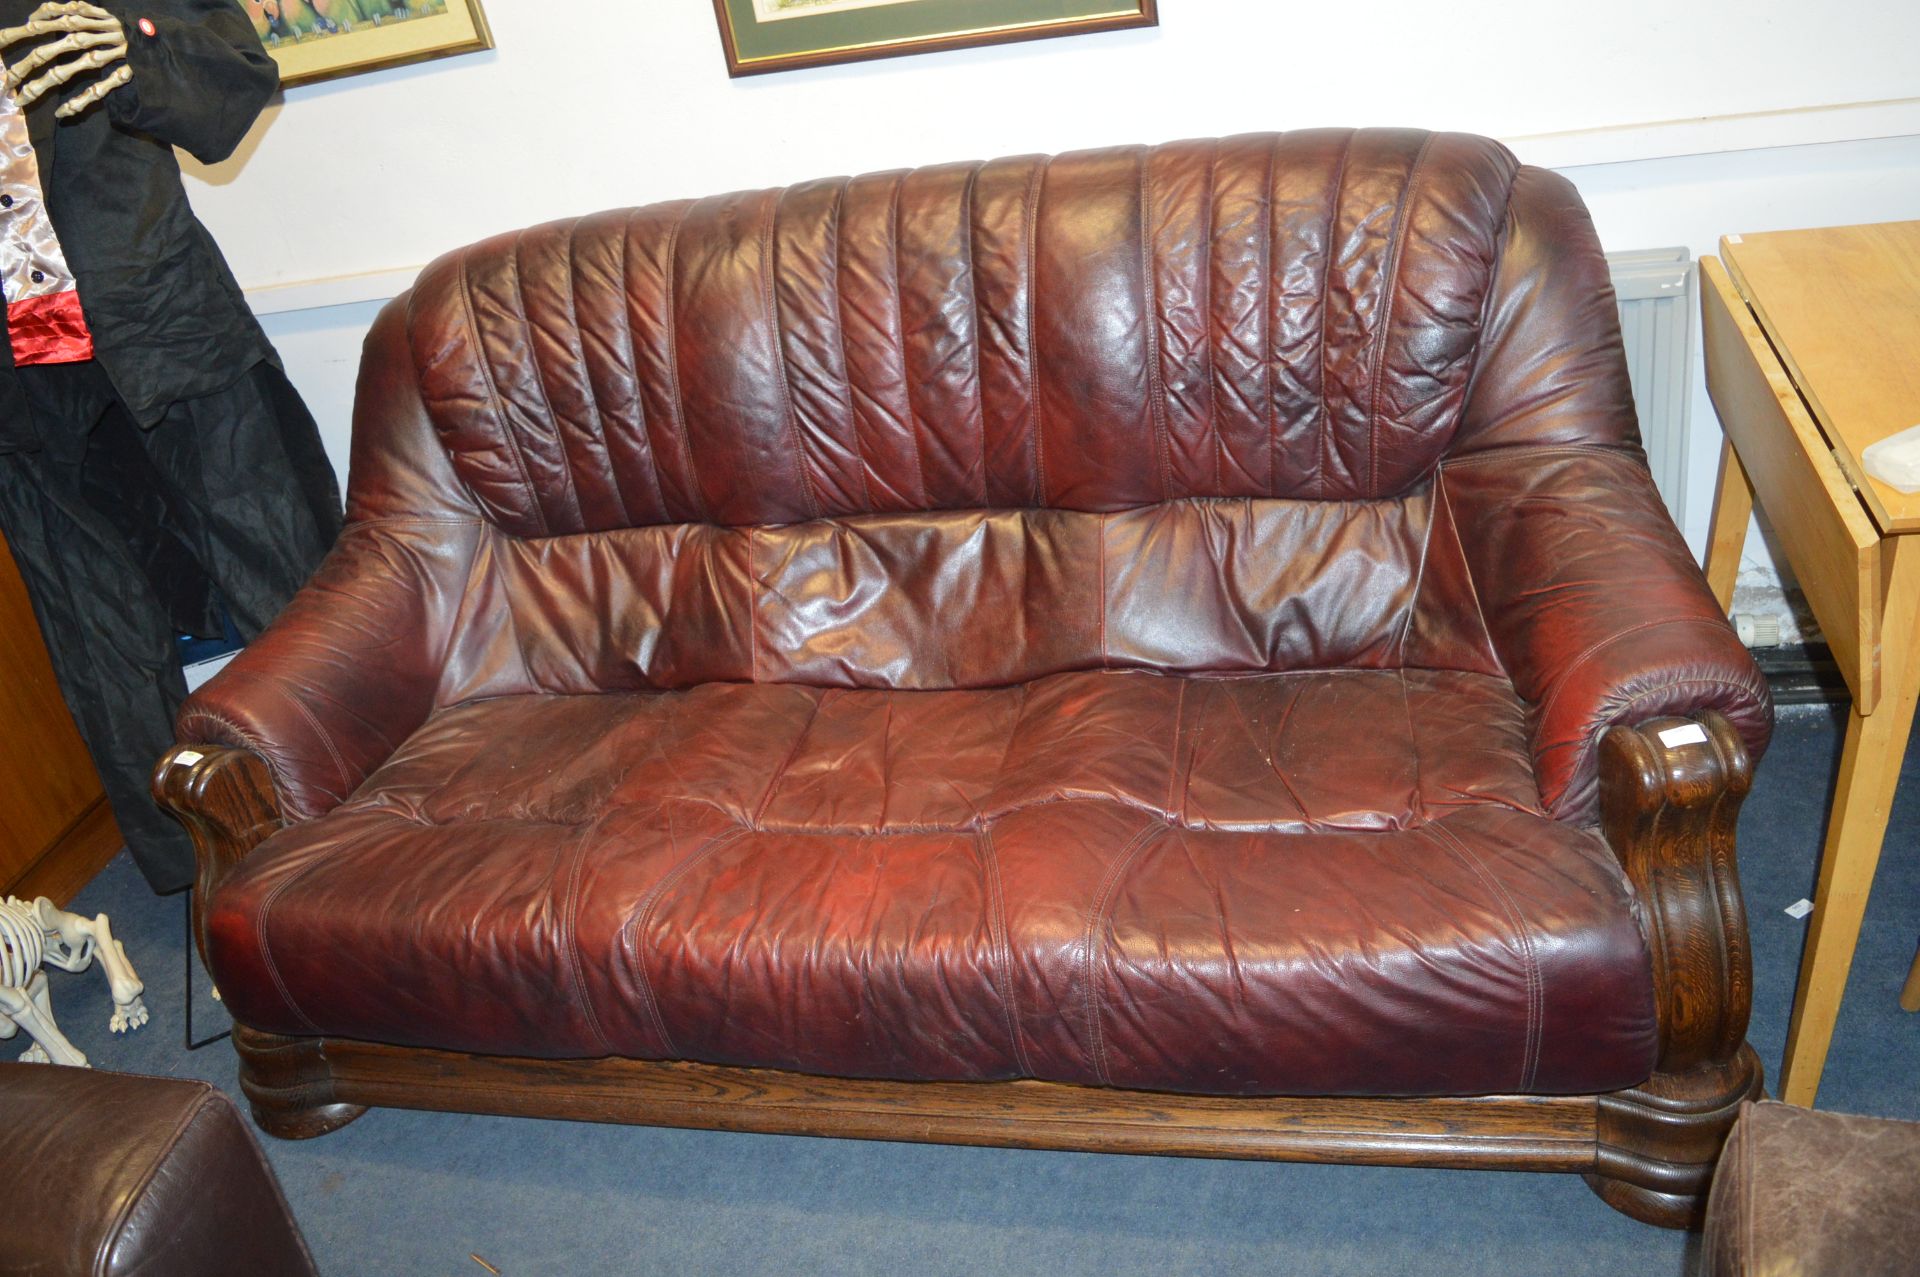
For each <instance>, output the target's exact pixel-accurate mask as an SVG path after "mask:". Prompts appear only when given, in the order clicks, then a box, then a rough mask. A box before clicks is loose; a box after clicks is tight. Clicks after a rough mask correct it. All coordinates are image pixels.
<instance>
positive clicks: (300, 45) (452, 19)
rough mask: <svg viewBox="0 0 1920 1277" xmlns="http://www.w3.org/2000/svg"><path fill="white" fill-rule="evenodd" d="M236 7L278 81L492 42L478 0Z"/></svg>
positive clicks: (262, 1) (329, 0) (352, 71)
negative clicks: (244, 14) (274, 68)
mask: <svg viewBox="0 0 1920 1277" xmlns="http://www.w3.org/2000/svg"><path fill="white" fill-rule="evenodd" d="M241 7H242V8H244V9H245V10H246V11H247V16H248V17H250V18H252V19H253V29H254V30H255V31H257V32H259V33H260V39H261V42H262V43H264V44H265V45H266V46H267V52H269V53H271V54H272V55H273V60H274V61H275V62H278V63H279V64H280V83H281V84H283V85H294V84H308V83H311V82H312V81H315V80H331V79H334V78H335V77H337V76H342V75H358V74H359V73H360V72H362V71H375V70H378V69H380V68H381V67H391V66H402V65H405V64H406V63H409V62H424V61H426V60H427V59H428V58H444V57H446V56H448V55H449V54H454V53H467V52H470V51H471V50H474V49H491V48H492V47H493V33H492V32H490V31H489V30H488V29H487V16H486V14H485V13H483V12H481V9H480V0H241Z"/></svg>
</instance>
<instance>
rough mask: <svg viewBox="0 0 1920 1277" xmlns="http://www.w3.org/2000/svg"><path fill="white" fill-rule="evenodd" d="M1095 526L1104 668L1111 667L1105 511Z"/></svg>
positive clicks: (1102, 663)
mask: <svg viewBox="0 0 1920 1277" xmlns="http://www.w3.org/2000/svg"><path fill="white" fill-rule="evenodd" d="M1095 528H1096V531H1095V534H1094V535H1095V536H1096V537H1098V538H1099V542H1100V598H1099V602H1098V607H1099V611H1100V668H1101V669H1103V670H1104V669H1110V668H1111V665H1110V664H1109V662H1108V660H1107V514H1106V512H1105V511H1102V512H1101V513H1100V515H1099V522H1098V523H1097V524H1096V525H1095Z"/></svg>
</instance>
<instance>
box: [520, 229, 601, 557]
mask: <svg viewBox="0 0 1920 1277" xmlns="http://www.w3.org/2000/svg"><path fill="white" fill-rule="evenodd" d="M578 226H579V223H578V222H577V221H576V222H575V223H574V227H575V228H576V229H577V228H578ZM526 242H527V232H525V231H521V232H520V233H519V234H518V235H515V236H514V237H513V296H514V301H515V308H516V309H517V310H518V311H519V320H520V327H521V328H522V329H523V330H525V332H526V334H527V353H528V359H527V363H529V364H531V365H532V366H533V384H534V386H535V387H536V388H537V389H538V390H539V391H540V407H541V408H542V409H543V410H544V413H545V419H546V420H547V421H548V422H549V423H551V424H552V426H553V442H554V445H555V446H556V447H558V448H559V450H560V465H559V469H560V482H561V485H562V486H563V487H564V488H565V490H566V494H567V497H568V498H569V499H570V500H571V501H572V502H573V513H574V517H575V518H577V519H578V520H579V526H580V527H581V528H583V529H584V528H585V527H586V526H587V507H586V503H585V502H584V501H582V500H581V499H580V488H579V486H578V485H577V484H576V483H575V482H574V479H573V460H572V458H570V457H569V456H568V455H567V433H566V423H565V422H564V421H562V420H561V419H560V414H559V413H557V412H555V411H554V408H553V394H552V392H551V391H549V390H548V388H547V372H546V369H545V368H543V367H542V366H541V364H540V358H539V356H538V355H537V354H535V353H534V350H533V345H534V343H533V334H534V328H533V316H532V314H531V313H530V312H529V311H528V310H527V290H526V285H525V284H523V283H522V282H521V281H522V279H523V278H524V277H525V274H526V272H525V271H524V270H523V269H522V267H521V265H520V259H521V256H522V254H523V253H524V251H525V248H526ZM567 305H568V307H569V309H571V308H572V306H573V241H572V238H571V232H569V238H568V241H567ZM575 327H576V329H577V328H578V325H577V324H576V325H575ZM580 362H581V363H583V364H584V363H585V362H586V359H585V354H584V352H581V354H580ZM587 393H588V395H589V396H591V395H592V393H593V391H592V389H591V388H589V389H588V391H587ZM538 499H539V498H538V496H537V495H536V496H535V500H538Z"/></svg>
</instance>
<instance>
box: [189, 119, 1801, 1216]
mask: <svg viewBox="0 0 1920 1277" xmlns="http://www.w3.org/2000/svg"><path fill="white" fill-rule="evenodd" d="M349 486H350V495H349V507H350V508H349V524H350V526H349V528H348V530H347V532H346V534H345V536H344V537H343V538H342V540H341V541H340V544H339V546H338V548H337V549H335V550H334V552H333V554H332V557H331V558H330V559H329V560H328V561H327V563H326V564H325V566H324V567H323V568H322V569H321V571H320V573H319V575H318V576H317V578H316V579H315V580H314V581H313V582H312V584H311V585H309V586H308V588H307V589H306V591H305V592H304V593H303V594H301V595H300V597H299V598H298V599H297V600H296V601H295V602H294V604H293V605H292V607H291V608H290V609H289V610H288V611H287V613H286V614H285V615H284V616H283V617H282V618H281V619H280V620H279V622H278V623H277V624H276V625H275V626H274V627H273V628H272V629H271V630H270V631H269V632H268V633H267V634H266V635H264V636H263V637H262V638H261V639H260V640H259V641H258V642H256V643H255V644H254V645H253V646H252V647H251V648H250V649H249V650H248V651H247V652H245V653H244V654H243V655H242V656H241V657H240V658H239V659H237V660H236V661H234V663H233V664H232V666H231V667H230V668H228V669H227V670H226V671H225V672H224V673H223V674H222V675H221V676H220V677H219V678H217V679H216V680H215V681H214V682H213V683H212V684H211V685H210V686H208V687H207V688H205V689H204V690H203V691H201V692H200V693H199V694H198V695H197V696H195V697H194V698H193V699H192V700H191V701H190V702H189V704H188V705H187V706H186V708H185V710H184V711H183V712H182V714H181V716H180V720H179V733H180V739H181V741H182V742H183V747H182V749H181V750H180V751H176V752H175V753H174V754H173V755H171V756H170V757H169V758H168V759H167V760H164V761H163V763H162V765H161V767H160V770H159V772H158V773H157V776H156V789H157V792H158V793H159V794H160V796H161V798H162V800H163V801H165V802H166V803H167V804H169V805H170V806H171V807H172V808H173V809H174V810H175V811H177V812H178V813H179V814H180V815H181V816H182V817H183V818H184V819H185V820H186V821H187V822H188V824H189V825H190V826H191V827H192V828H193V830H194V832H195V834H196V836H197V838H198V841H199V844H200V847H201V852H202V861H203V863H202V873H201V881H200V885H201V891H200V895H199V902H198V909H199V926H200V936H201V943H202V945H203V950H204V953H205V956H206V959H207V962H208V964H209V966H210V968H211V970H212V972H213V974H214V976H215V977H216V978H217V980H218V982H219V985H220V988H221V990H222V992H223V994H224V996H225V998H226V1001H227V1005H228V1006H229V1007H231V1008H232V1010H233V1012H234V1014H235V1016H236V1017H237V1018H238V1020H239V1022H240V1024H241V1026H242V1029H241V1031H240V1032H239V1033H238V1034H237V1035H236V1039H235V1041H236V1045H237V1047H238V1049H239V1053H240V1057H241V1062H242V1077H243V1081H244V1082H245V1084H246V1086H247V1089H248V1093H249V1095H250V1097H251V1098H252V1101H253V1104H254V1111H255V1115H256V1118H257V1120H258V1121H259V1122H260V1124H261V1125H262V1126H263V1127H265V1128H266V1129H267V1130H269V1131H271V1132H274V1133H276V1134H281V1135H310V1134H317V1133H320V1132H322V1131H325V1130H328V1129H332V1128H333V1127H335V1126H337V1125H339V1124H341V1123H342V1122H345V1121H347V1120H350V1119H351V1118H353V1117H356V1116H358V1115H359V1113H360V1112H361V1111H362V1109H363V1108H364V1107H365V1106H368V1105H413V1106H423V1107H432V1108H452V1109H472V1110H479V1111H491V1112H504V1113H541V1114H550V1115H564V1116H584V1117H593V1118H602V1119H611V1120H629V1121H650V1122H669V1123H684V1124H701V1125H714V1126H725V1127H731V1128H736V1129H752V1130H788V1131H809V1132H816V1133H826V1134H845V1135H861V1136H875V1137H882V1138H908V1139H948V1140H961V1141H980V1142H995V1143H1015V1144H1027V1145H1037V1146H1046V1147H1081V1148H1126V1149H1134V1150H1142V1149H1144V1150H1155V1151H1164V1152H1179V1153H1197V1154H1219V1155H1231V1156H1260V1157H1280V1158H1334V1159H1348V1160H1360V1161H1387V1162H1415V1163H1424V1164H1435V1165H1494V1166H1511V1167H1521V1168H1532V1169H1564V1170H1574V1171H1582V1172H1586V1173H1587V1174H1588V1175H1589V1176H1590V1177H1591V1179H1592V1181H1593V1183H1594V1184H1595V1186H1596V1188H1598V1189H1599V1190H1600V1191H1601V1193H1602V1194H1603V1196H1606V1197H1607V1199H1608V1200H1609V1201H1611V1202H1613V1203H1614V1204H1616V1205H1618V1206H1621V1207H1622V1208H1623V1209H1627V1210H1629V1211H1630V1212H1632V1213H1634V1214H1637V1215H1639V1216H1640V1217H1642V1218H1648V1219H1652V1220H1656V1221H1659V1222H1662V1223H1668V1224H1678V1223H1685V1222H1688V1221H1690V1220H1692V1219H1693V1218H1694V1215H1695V1211H1696V1208H1697V1205H1698V1199H1699V1197H1700V1195H1701V1193H1702V1192H1703V1191H1704V1189H1705V1187H1706V1183H1707V1178H1708V1176H1709V1175H1710V1173H1711V1171H1712V1167H1713V1162H1714V1159H1715V1157H1716V1156H1717V1154H1718V1150H1719V1145H1720V1143H1721V1141H1722V1139H1723V1138H1724V1135H1725V1131H1726V1129H1727V1126H1728V1125H1729V1124H1730V1123H1731V1121H1732V1118H1733V1114H1734V1112H1735V1110H1736V1108H1737V1106H1738V1104H1739V1102H1740V1101H1741V1100H1742V1099H1744V1098H1747V1097H1749V1096H1751V1095H1754V1094H1757V1093H1758V1089H1759V1084H1760V1083H1759V1070H1758V1068H1757V1065H1756V1064H1755V1061H1754V1058H1753V1055H1752V1053H1751V1051H1749V1050H1747V1049H1746V1048H1745V1047H1744V1046H1743V1043H1742V1038H1743V1035H1744V1030H1745V1024H1746V1014H1747V997H1748V992H1747V982H1748V976H1747V959H1746V948H1745V943H1746V942H1745V929H1744V920H1743V917H1742V915H1741V913H1740V901H1739V892H1738V884H1737V881H1736V879H1735V876H1734V864H1733V852H1732V831H1733V817H1734V813H1735V812H1736V811H1737V809H1738V805H1739V799H1740V796H1741V795H1742V794H1743V793H1744V792H1745V791H1746V787H1747V785H1748V783H1749V777H1750V762H1749V760H1750V758H1751V757H1753V756H1755V755H1757V754H1758V753H1759V751H1760V750H1761V749H1762V748H1763V747H1764V745H1765V742H1766V738H1767V733H1768V731H1769V726H1770V722H1771V709H1770V703H1769V700H1768V694H1767V689H1766V685H1765V683H1764V682H1763V680H1762V679H1761V677H1760V675H1759V673H1758V672H1757V671H1756V669H1755V667H1754V665H1753V663H1752V661H1751V660H1750V659H1749V658H1748V656H1747V654H1746V652H1745V651H1744V649H1743V648H1742V647H1741V646H1740V644H1739V643H1738V642H1737V641H1736V639H1735V637H1734V635H1733V633H1732V631H1731V630H1730V629H1729V628H1728V626H1727V623H1726V621H1725V619H1724V617H1723V616H1722V615H1721V612H1720V610H1719V609H1718V608H1717V607H1716V606H1715V603H1714V600H1713V599H1712V597H1711V596H1710V595H1709V593H1708V591H1707V588H1706V586H1705V583H1704V581H1703V579H1702V577H1701V575H1700V573H1699V571H1698V570H1697V569H1696V567H1695V565H1694V562H1693V560H1692V559H1691V557H1690V555H1689V553H1688V551H1687V548H1686V546H1685V545H1684V544H1683V542H1682V540H1681V538H1680V536H1679V535H1678V533H1677V532H1676V531H1675V529H1674V527H1673V525H1672V523H1671V522H1670V520H1669V519H1668V517H1667V514H1666V512H1665V511H1664V509H1663V508H1662V506H1661V503H1660V500H1659V498H1658V497H1657V495H1656V494H1655V491H1654V487H1653V484H1652V482H1651V480H1650V478H1649V476H1648V472H1647V470H1646V467H1645V464H1644V462H1643V458H1642V455H1641V452H1640V449H1639V446H1638V443H1637V437H1636V429H1635V423H1634V414H1633V406H1632V401H1631V398H1630V395H1629V387H1628V382H1627V372H1626V366H1625V361H1624V357H1623V353H1622V348H1621V343H1620V337H1619V332H1618V327H1617V323H1616V319H1615V309H1614V300H1613V296H1612V293H1611V291H1610V289H1609V285H1608V279H1607V273H1606V268H1605V264H1604V261H1603V259H1602V256H1601V253H1600V250H1599V247H1598V245H1597V243H1596V240H1595V236H1594V233H1593V230H1592V227H1591V225H1590V223H1589V220H1588V217H1587V214H1586V212H1585V210H1584V208H1583V206H1582V205H1581V202H1580V200H1579V198H1578V196H1577V195H1576V194H1575V193H1574V191H1573V189H1572V188H1571V187H1570V186H1569V184H1568V183H1567V182H1565V181H1564V180H1563V179H1561V178H1559V177H1557V176H1555V175H1554V174H1552V173H1549V172H1545V171H1542V170H1539V169H1534V168H1529V167H1525V166H1523V165H1520V164H1519V163H1517V162H1516V161H1515V159H1514V158H1513V157H1512V156H1511V155H1510V154H1509V153H1508V152H1507V151H1506V150H1505V149H1503V148H1502V147H1500V146H1499V145H1498V144H1496V143H1493V142H1490V141H1487V140H1485V139H1481V138H1475V137H1468V136H1461V135H1449V134H1424V133H1419V132H1413V131H1392V130H1378V131H1375V130H1368V131H1361V132H1347V131H1332V130H1328V131H1313V132H1297V133H1286V134H1280V135H1260V136H1248V137H1238V138H1230V139H1226V140H1223V141H1217V142H1216V141H1199V142H1182V143H1176V144H1172V145H1165V146H1158V147H1152V148H1139V147H1134V148H1116V149H1111V150H1100V151H1091V152H1084V153H1079V154H1072V155H1063V156H1060V157H1057V158H1054V159H1051V160H1049V159H1045V158H1039V157H1023V158H1015V159H1005V160H997V161H993V162H990V163H985V164H955V165H946V166H941V167H934V168H925V169H919V170H915V171H913V172H906V173H882V174H875V175H869V176H865V177H858V178H854V179H851V180H845V179H832V180H827V181H819V182H809V183H804V184H801V185H798V186H793V187H789V188H787V189H785V190H770V191H755V192H748V193H742V194H735V195H727V196H721V197H716V198H710V199H701V200H690V201H684V202H678V203H669V204H659V205H654V206H652V207H648V208H642V209H636V210H631V211H619V212H613V213H607V214H602V215H599V216H594V217H587V218H583V219H580V220H576V221H569V222H563V223H558V224H554V225H550V226H542V227H537V228H534V229H531V230H528V231H524V232H521V233H518V234H512V235H506V236H502V237H499V238H496V239H493V240H489V241H487V242H485V243H482V244H479V245H476V246H473V247H471V248H468V249H465V250H462V251H460V252H456V253H453V254H451V255H449V256H447V257H445V258H442V259H441V260H440V261H438V262H436V263H435V264H434V265H432V266H431V267H429V268H428V269H427V271H426V272H425V274H424V275H423V276H422V277H421V278H420V280H419V281H418V283H417V285H416V286H415V287H414V288H413V289H412V291H411V292H410V293H409V294H408V295H407V296H405V297H403V298H401V299H399V300H397V301H395V302H394V303H393V304H391V305H390V306H388V307H387V309H386V310H385V311H384V312H383V314H382V315H381V317H380V319H379V321H378V323H377V324H376V325H375V327H374V330H373V332H372V334H371V336H370V337H369V339H368V342H367V348H366V357H365V361H364V365H363V368H362V373H361V384H360V393H359V401H358V408H357V412H356V421H355V430H354V442H353V459H352V474H351V480H350V485H349Z"/></svg>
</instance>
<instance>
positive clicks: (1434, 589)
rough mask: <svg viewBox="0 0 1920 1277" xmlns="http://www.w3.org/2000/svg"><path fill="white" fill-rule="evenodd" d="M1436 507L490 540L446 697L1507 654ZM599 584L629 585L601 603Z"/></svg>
mask: <svg viewBox="0 0 1920 1277" xmlns="http://www.w3.org/2000/svg"><path fill="white" fill-rule="evenodd" d="M1436 509H1437V507H1436V503H1435V502H1434V500H1433V491H1432V485H1427V486H1426V487H1424V488H1422V489H1421V490H1419V491H1418V492H1417V493H1416V494H1415V495H1414V496H1412V497H1409V498H1407V499H1405V500H1394V501H1373V502H1317V501H1263V500H1209V501H1180V502H1171V503H1167V504H1164V505H1154V506H1148V507H1145V508H1143V509H1139V510H1131V511H1124V512H1121V513H1117V514H1087V513H1081V512H1078V511H1069V510H1000V511H945V512H935V513H932V514H911V515H872V516H867V517H862V518H854V519H835V520H817V521H814V522H809V523H803V524H795V525H789V526H783V527H773V528H746V529H734V528H719V527H713V526H711V525H705V524H693V525H686V524H683V525H678V526H675V527H670V528H637V529H630V530H626V531H622V532H609V533H601V534H597V535H592V536H575V537H551V538H544V539H540V540H520V539H518V538H513V537H507V536H504V535H492V536H486V537H484V538H483V545H482V548H481V550H480V552H479V555H478V561H477V564H476V566H475V569H474V578H475V579H476V580H478V581H484V582H486V584H485V586H484V587H483V592H484V594H485V596H486V599H487V602H486V603H485V606H486V607H487V609H488V610H489V611H491V612H493V613H494V614H497V615H502V616H504V617H505V618H507V620H508V623H506V624H498V625H473V624H463V625H461V626H460V627H459V635H460V637H459V639H458V641H457V646H456V650H455V652H454V654H453V659H452V660H450V661H449V662H448V676H449V681H448V682H447V683H445V684H444V685H443V686H442V688H441V691H440V694H439V700H440V703H442V704H457V703H459V702H461V701H465V700H472V699H474V698H476V697H481V696H500V695H513V694H523V693H527V692H536V691H544V692H559V693H568V694H579V693H586V692H591V691H595V690H601V689H624V690H638V689H641V688H648V687H655V688H661V687H690V686H693V685H695V684H698V683H703V682H713V681H717V680H741V681H768V682H798V683H808V684H813V685H815V686H840V687H898V688H922V689H935V688H943V687H991V686H999V685H1004V684H1008V683H1018V682H1022V681H1025V680H1027V679H1033V678H1039V677H1041V676H1043V675H1047V674H1056V673H1061V672H1063V671H1067V670H1076V669H1101V668H1128V667H1132V668H1146V669H1161V670H1179V671H1186V672H1193V673H1202V672H1227V673H1275V672H1279V671H1283V670H1292V669H1315V668H1329V667H1372V668H1387V667H1393V666H1397V665H1399V664H1401V663H1403V662H1404V661H1405V659H1406V658H1407V653H1408V649H1409V646H1410V645H1417V650H1416V651H1415V653H1414V655H1415V656H1417V657H1421V658H1423V659H1431V660H1432V661H1434V663H1438V664H1440V665H1442V666H1444V667H1451V668H1458V669H1467V670H1473V671H1476V672H1480V673H1495V672H1498V670H1499V665H1498V662H1497V661H1496V659H1495V658H1494V656H1493V654H1492V650H1491V646H1490V642H1489V640H1488V637H1487V634H1486V628H1485V626H1484V625H1483V624H1482V622H1481V620H1480V618H1479V616H1478V614H1477V613H1476V612H1475V611H1473V610H1472V609H1471V608H1462V607H1460V606H1459V601H1460V598H1461V596H1460V595H1459V594H1458V593H1457V592H1454V591H1450V590H1448V589H1447V588H1446V584H1447V582H1449V581H1454V582H1457V581H1459V580H1461V579H1463V578H1464V575H1465V571H1466V568H1465V564H1464V561H1463V560H1462V559H1461V556H1460V549H1459V540H1458V538H1457V537H1455V536H1454V535H1453V534H1452V533H1451V531H1450V530H1449V526H1450V525H1448V524H1447V523H1446V517H1445V515H1444V512H1442V513H1441V514H1440V517H1439V520H1438V523H1437V524H1436ZM1436 526H1437V527H1438V528H1439V535H1438V536H1437V537H1436V536H1435V529H1436ZM608 598H617V599H619V600H621V605H620V606H619V607H618V608H617V609H613V610H611V612H610V614H609V610H608V609H606V608H605V606H604V604H603V603H602V600H604V599H608ZM1416 635H1417V637H1416Z"/></svg>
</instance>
